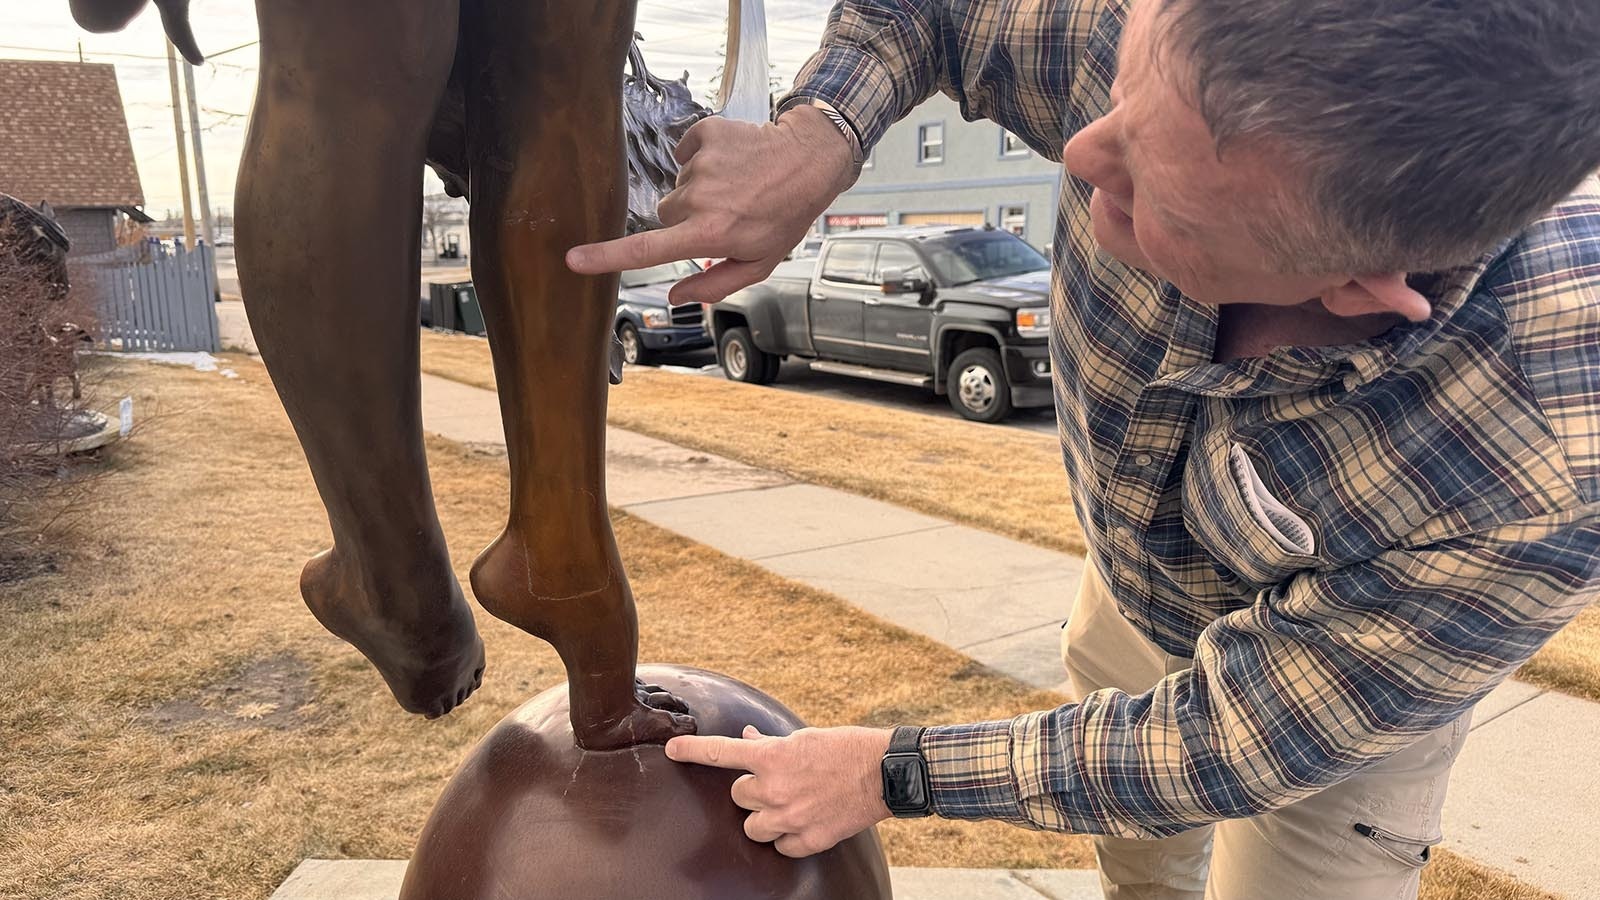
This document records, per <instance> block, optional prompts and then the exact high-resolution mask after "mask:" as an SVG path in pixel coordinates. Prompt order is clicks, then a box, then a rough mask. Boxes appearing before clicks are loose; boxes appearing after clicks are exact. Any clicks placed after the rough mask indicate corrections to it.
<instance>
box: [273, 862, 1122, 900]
mask: <svg viewBox="0 0 1600 900" xmlns="http://www.w3.org/2000/svg"><path fill="white" fill-rule="evenodd" d="M405 873H406V863H405V860H393V859H341V860H332V859H308V860H306V861H305V862H302V863H301V864H300V865H299V866H298V867H296V868H295V870H294V872H293V873H291V874H290V875H289V878H288V879H287V880H286V881H284V883H283V884H282V885H281V886H280V887H279V888H278V889H277V890H276V891H274V892H273V894H272V896H271V897H270V898H268V900H396V898H397V897H399V895H400V881H401V879H403V878H404V877H405ZM889 881H890V884H891V885H892V887H893V890H894V897H895V900H1100V880H1099V878H1098V877H1096V876H1095V874H1094V873H1093V872H1087V871H1081V870H1070V869H1015V870H1008V869H890V870H889Z"/></svg>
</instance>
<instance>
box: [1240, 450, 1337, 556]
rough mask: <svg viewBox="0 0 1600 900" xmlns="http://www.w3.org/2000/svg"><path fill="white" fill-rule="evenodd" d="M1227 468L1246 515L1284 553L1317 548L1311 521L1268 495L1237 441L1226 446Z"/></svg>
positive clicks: (1313, 551) (1269, 493)
mask: <svg viewBox="0 0 1600 900" xmlns="http://www.w3.org/2000/svg"><path fill="white" fill-rule="evenodd" d="M1228 469H1229V471H1230V472H1231V473H1232V474H1233V482H1234V484H1235V485H1236V486H1237V487H1238V488H1239V494H1240V496H1242V497H1243V498H1244V502H1245V505H1246V506H1248V507H1249V508H1250V515H1251V516H1252V517H1254V518H1255V520H1256V523H1257V524H1259V525H1260V526H1261V527H1262V528H1263V529H1265V530H1266V532H1267V533H1268V534H1270V535H1272V538H1273V540H1275V541H1277V542H1278V546H1279V547H1282V548H1283V549H1284V551H1286V552H1288V553H1299V554H1302V555H1304V556H1311V555H1312V554H1314V553H1316V552H1317V540H1316V537H1315V536H1314V535H1312V533H1311V525H1310V524H1309V523H1308V522H1306V520H1305V519H1303V518H1301V517H1300V516H1299V515H1297V514H1296V513H1295V512H1294V511H1293V510H1291V509H1289V507H1287V506H1284V505H1283V502H1282V501H1280V500H1279V499H1278V498H1277V497H1274V496H1272V493H1271V492H1270V491H1268V490H1267V486H1266V485H1265V484H1263V483H1262V481H1261V476H1260V474H1258V473H1257V472H1256V467H1255V464H1254V463H1252V462H1251V461H1250V455H1249V454H1248V453H1245V452H1244V448H1243V447H1241V446H1239V445H1238V444H1233V445H1231V446H1230V447H1229V449H1228Z"/></svg>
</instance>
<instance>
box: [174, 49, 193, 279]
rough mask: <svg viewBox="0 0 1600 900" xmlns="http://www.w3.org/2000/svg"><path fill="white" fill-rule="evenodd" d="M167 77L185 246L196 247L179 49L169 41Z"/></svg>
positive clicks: (186, 248) (185, 247) (186, 247)
mask: <svg viewBox="0 0 1600 900" xmlns="http://www.w3.org/2000/svg"><path fill="white" fill-rule="evenodd" d="M167 79H168V80H169V81H171V82H172V132H173V134H174V135H175V136H176V137H177V139H178V178H179V180H180V181H182V182H183V248H184V249H185V250H190V249H193V248H194V216H193V214H192V213H191V212H190V208H191V207H190V205H189V153H188V151H187V150H185V149H184V141H183V97H182V96H180V92H179V90H178V50H177V48H176V47H174V46H172V42H171V41H167Z"/></svg>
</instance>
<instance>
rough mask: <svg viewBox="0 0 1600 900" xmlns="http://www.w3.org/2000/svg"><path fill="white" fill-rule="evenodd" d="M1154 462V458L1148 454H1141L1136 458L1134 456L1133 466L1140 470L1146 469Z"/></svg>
mask: <svg viewBox="0 0 1600 900" xmlns="http://www.w3.org/2000/svg"><path fill="white" fill-rule="evenodd" d="M1155 461H1156V459H1155V457H1153V456H1151V455H1150V454H1148V453H1141V454H1139V455H1138V456H1135V457H1134V458H1133V464H1134V465H1136V466H1138V467H1139V468H1141V469H1148V468H1149V467H1150V464H1151V463H1153V462H1155Z"/></svg>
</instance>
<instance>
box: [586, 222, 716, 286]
mask: <svg viewBox="0 0 1600 900" xmlns="http://www.w3.org/2000/svg"><path fill="white" fill-rule="evenodd" d="M692 243H693V238H692V236H691V234H690V232H689V230H688V229H687V228H685V227H684V224H683V223H680V224H678V225H674V226H672V227H671V228H663V229H661V230H660V231H641V232H639V233H638V234H630V235H628V236H627V237H623V238H617V239H616V240H614V241H602V242H600V243H598V244H583V245H581V246H578V247H573V248H572V249H571V250H568V251H567V268H569V269H571V270H572V271H574V272H577V273H578V274H579V275H603V274H605V273H607V272H621V271H622V270H624V269H646V268H649V267H650V266H659V265H661V264H662V263H669V262H677V261H678V260H680V259H692V258H694V256H696V255H697V254H696V252H695V251H696V249H698V248H695V247H692V246H690V245H691V244H692Z"/></svg>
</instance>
